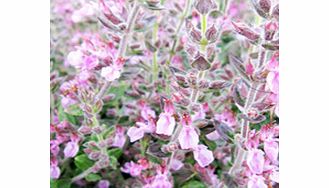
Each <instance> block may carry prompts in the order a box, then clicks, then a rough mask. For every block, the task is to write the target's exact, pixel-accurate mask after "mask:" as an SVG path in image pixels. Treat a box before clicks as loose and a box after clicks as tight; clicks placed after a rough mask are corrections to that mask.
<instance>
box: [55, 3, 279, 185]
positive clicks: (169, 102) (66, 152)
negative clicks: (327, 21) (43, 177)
mask: <svg viewBox="0 0 329 188" xmlns="http://www.w3.org/2000/svg"><path fill="white" fill-rule="evenodd" d="M50 44H51V52H50V55H51V59H50V65H51V69H50V70H51V75H50V86H51V87H50V88H51V98H50V99H51V109H50V117H51V122H50V139H51V140H50V177H51V182H50V183H51V187H54V188H57V187H58V188H59V187H99V188H108V187H145V188H159V187H161V188H172V187H180V186H182V187H183V188H184V187H212V188H219V187H248V188H265V187H278V186H279V157H278V156H279V5H278V2H277V1H275V0H250V1H242V0H232V1H225V0H220V1H215V0H179V1H175V0H165V1H160V0H142V1H139V0H129V1H128V0H81V1H72V0H66V1H63V0H54V1H52V2H51V41H50Z"/></svg>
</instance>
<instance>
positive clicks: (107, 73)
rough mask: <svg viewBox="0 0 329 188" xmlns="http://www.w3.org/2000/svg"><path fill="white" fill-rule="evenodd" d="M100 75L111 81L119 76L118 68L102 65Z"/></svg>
mask: <svg viewBox="0 0 329 188" xmlns="http://www.w3.org/2000/svg"><path fill="white" fill-rule="evenodd" d="M101 76H102V77H104V78H105V79H106V80H107V81H109V82H112V81H113V80H116V79H118V78H119V77H120V70H119V69H117V68H116V67H114V66H108V67H104V68H102V71H101Z"/></svg>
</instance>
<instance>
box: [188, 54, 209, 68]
mask: <svg viewBox="0 0 329 188" xmlns="http://www.w3.org/2000/svg"><path fill="white" fill-rule="evenodd" d="M191 66H192V67H193V68H195V69H197V70H199V71H205V70H208V69H209V68H210V63H209V62H208V61H207V60H206V59H205V58H204V57H203V55H199V56H198V57H197V58H196V59H195V60H194V61H193V62H192V64H191Z"/></svg>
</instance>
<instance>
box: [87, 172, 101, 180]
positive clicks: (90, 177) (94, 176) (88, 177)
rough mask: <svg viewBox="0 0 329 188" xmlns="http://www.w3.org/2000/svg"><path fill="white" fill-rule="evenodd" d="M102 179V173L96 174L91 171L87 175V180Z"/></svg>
mask: <svg viewBox="0 0 329 188" xmlns="http://www.w3.org/2000/svg"><path fill="white" fill-rule="evenodd" d="M101 179H102V177H101V176H100V175H98V174H94V173H91V174H89V175H88V176H86V180H87V181H88V182H96V181H99V180H101Z"/></svg>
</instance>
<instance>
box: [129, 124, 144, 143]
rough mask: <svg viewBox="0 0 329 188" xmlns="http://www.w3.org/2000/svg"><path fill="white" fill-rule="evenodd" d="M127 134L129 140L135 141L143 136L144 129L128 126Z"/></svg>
mask: <svg viewBox="0 0 329 188" xmlns="http://www.w3.org/2000/svg"><path fill="white" fill-rule="evenodd" d="M127 135H128V136H129V138H130V142H135V141H136V140H139V139H141V138H143V136H144V130H143V129H142V128H137V127H130V128H129V129H128V131H127Z"/></svg>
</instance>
